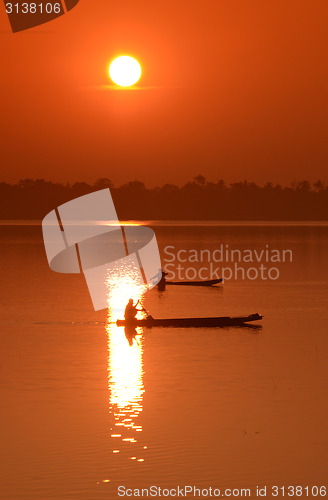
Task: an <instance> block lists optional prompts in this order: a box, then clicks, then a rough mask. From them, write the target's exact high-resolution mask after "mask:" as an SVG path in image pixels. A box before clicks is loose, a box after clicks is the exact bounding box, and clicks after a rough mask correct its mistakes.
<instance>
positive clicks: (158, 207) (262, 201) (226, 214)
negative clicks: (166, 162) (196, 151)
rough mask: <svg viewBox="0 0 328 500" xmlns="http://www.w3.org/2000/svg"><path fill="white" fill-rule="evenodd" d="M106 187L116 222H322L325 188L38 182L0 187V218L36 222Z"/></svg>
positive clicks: (200, 180) (200, 179)
mask: <svg viewBox="0 0 328 500" xmlns="http://www.w3.org/2000/svg"><path fill="white" fill-rule="evenodd" d="M107 187H109V188H110V190H111V193H112V196H113V200H114V203H115V207H116V211H117V214H118V216H119V218H120V219H121V220H129V219H136V220H147V219H148V220H156V219H159V220H268V221H270V220H295V221H297V220H328V185H325V184H324V183H323V182H322V181H320V180H319V181H317V182H315V183H314V184H311V183H310V182H308V181H301V182H297V183H293V184H292V185H290V186H285V187H283V186H281V185H280V184H272V183H271V182H268V183H266V184H265V185H264V186H258V185H257V184H255V183H254V182H247V181H242V182H234V183H232V184H229V185H227V184H226V183H225V182H224V181H223V180H218V181H217V182H208V181H207V180H206V178H205V177H204V176H203V175H198V176H196V177H194V178H193V180H192V181H190V182H187V183H186V184H185V185H183V186H181V187H179V186H175V185H174V184H164V185H163V186H161V187H154V188H147V187H146V186H145V185H144V183H142V182H139V181H132V182H128V183H126V184H123V185H122V186H119V187H115V186H114V185H113V183H112V182H111V181H110V180H109V179H107V178H102V179H98V180H97V181H96V182H95V183H94V184H93V185H90V184H87V183H85V182H76V183H74V184H59V183H53V182H51V181H46V180H44V179H36V180H33V179H23V180H20V181H19V182H18V184H8V183H6V182H2V183H0V218H1V219H2V220H6V219H42V218H43V217H44V216H45V215H46V214H47V213H48V212H49V211H50V210H53V209H54V208H55V207H57V206H58V205H61V204H62V203H65V202H67V201H69V200H71V199H73V198H77V197H78V196H82V195H84V194H87V193H90V192H92V191H96V190H98V189H104V188H107Z"/></svg>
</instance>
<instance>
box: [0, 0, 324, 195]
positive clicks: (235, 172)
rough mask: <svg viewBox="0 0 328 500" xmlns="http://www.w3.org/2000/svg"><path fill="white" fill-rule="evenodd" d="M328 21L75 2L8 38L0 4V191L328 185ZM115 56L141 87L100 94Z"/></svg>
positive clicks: (309, 6)
mask: <svg viewBox="0 0 328 500" xmlns="http://www.w3.org/2000/svg"><path fill="white" fill-rule="evenodd" d="M327 18H328V3H327V1H326V0H320V1H317V0H313V1H311V2H309V1H308V0H306V1H303V0H297V1H295V0H288V1H286V0H266V1H263V0H250V1H246V0H236V1H233V0H229V1H226V0H225V1H222V0H208V1H206V0H199V1H198V2H196V1H190V0H187V1H185V0H179V1H177V0H174V1H173V0H167V1H156V2H155V1H153V0H152V1H147V2H146V1H142V0H141V1H138V2H136V1H135V0H133V1H131V0H126V1H125V2H110V1H108V0H81V1H80V3H79V4H78V6H77V7H76V8H74V9H73V10H72V11H71V12H70V13H68V14H66V15H64V16H63V17H61V18H59V19H57V20H55V21H52V22H51V23H48V24H46V25H44V26H42V27H39V28H35V29H32V30H29V31H24V32H21V33H16V34H12V33H11V31H10V26H9V21H8V19H7V17H6V14H5V9H4V6H3V4H1V10H0V39H1V45H0V46H1V48H0V51H1V65H2V68H1V121H2V133H1V165H2V169H1V174H2V175H1V178H0V180H1V181H2V180H4V181H9V182H15V181H17V180H18V179H19V178H25V177H32V178H40V177H43V178H45V179H48V180H53V181H63V182H66V181H69V182H72V181H79V180H85V181H91V182H92V181H94V180H95V179H97V178H99V177H108V178H110V179H111V180H113V181H114V183H115V184H121V183H123V182H127V181H129V180H134V179H139V180H142V181H144V182H145V183H146V184H147V185H148V186H152V185H154V184H163V183H165V182H173V183H177V184H182V183H184V182H186V181H187V180H189V179H191V178H192V177H193V176H194V175H197V174H199V173H202V174H204V175H205V176H206V177H207V178H208V179H209V180H213V181H215V180H217V179H218V178H224V179H226V180H227V181H228V182H230V181H236V180H241V179H248V180H254V181H256V182H258V183H263V182H265V181H267V180H271V181H273V182H281V183H283V184H285V183H290V182H292V181H294V180H300V179H304V178H306V179H309V180H311V181H315V180H317V179H319V178H321V179H322V180H324V181H328V174H327V157H328V141H327V132H328V131H327V117H328V109H327V95H328V94H327V72H328V70H327V49H328V30H327ZM121 54H130V55H133V56H134V57H136V58H137V59H138V60H139V62H140V63H141V65H142V68H143V76H142V80H141V83H140V86H141V87H143V88H141V89H139V90H128V91H126V90H101V86H102V85H105V84H108V83H109V80H108V77H107V66H108V63H109V61H110V60H111V59H112V58H113V57H115V56H116V55H121Z"/></svg>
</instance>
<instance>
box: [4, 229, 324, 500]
mask: <svg viewBox="0 0 328 500" xmlns="http://www.w3.org/2000/svg"><path fill="white" fill-rule="evenodd" d="M0 231H1V247H0V256H1V257H0V258H1V260H0V265H1V279H2V286H1V292H0V293H1V297H0V308H1V323H0V325H1V327H0V328H1V354H0V370H1V371H0V374H1V382H0V398H1V408H2V410H1V417H0V424H1V431H2V439H1V442H2V445H1V450H0V462H1V482H0V497H1V498H2V499H4V500H7V499H8V500H9V499H33V500H39V499H48V498H49V499H78V500H95V499H98V498H99V499H112V498H118V496H117V487H118V486H119V485H124V486H126V487H132V488H146V487H149V486H150V485H157V486H161V487H162V488H169V487H176V486H177V485H180V486H184V485H195V486H197V487H199V488H209V487H213V488H220V489H221V490H223V489H224V488H251V489H252V492H255V487H256V485H259V486H261V487H263V486H265V485H267V486H269V485H272V484H277V485H280V486H282V485H285V486H288V485H291V484H292V485H293V484H299V485H303V486H307V485H308V486H313V485H318V486H321V485H324V484H326V482H327V458H328V453H327V449H328V447H327V444H328V443H327V417H328V411H327V382H328V377H327V363H328V355H327V346H328V336H327V326H328V308H327V297H328V264H327V255H328V228H327V227H325V226H322V227H315V226H312V227H311V226H310V227H302V226H299V227H291V226H286V227H279V226H270V227H265V226H261V225H260V226H254V227H237V226H235V227H229V225H225V226H221V227H216V226H214V225H208V226H206V227H199V226H198V227H193V226H192V225H189V226H183V225H180V226H172V227H171V226H169V225H167V226H165V227H163V226H158V225H156V227H155V231H156V235H157V238H158V241H159V244H160V247H161V250H162V255H163V256H165V255H166V254H165V253H164V248H165V247H166V246H167V245H171V246H174V247H175V249H174V252H175V253H176V252H177V251H178V250H190V249H195V250H198V251H199V250H201V249H209V250H210V251H213V250H215V249H216V248H218V247H219V245H221V244H223V245H229V247H230V248H239V249H242V250H245V249H257V250H258V251H260V250H261V249H263V248H265V246H266V245H268V247H269V248H270V249H271V248H274V249H280V250H282V249H291V250H292V252H293V262H286V263H278V264H274V265H277V267H279V272H280V277H279V279H278V280H275V281H272V280H266V281H262V280H253V281H251V280H242V279H238V280H227V281H226V282H225V283H224V285H223V286H220V287H217V288H215V289H203V288H187V287H168V288H167V290H166V291H165V292H162V293H160V292H158V291H157V290H153V291H151V292H148V294H147V296H146V297H145V301H144V304H145V306H146V308H147V309H148V310H149V311H150V312H151V313H152V315H153V316H154V317H170V316H174V317H175V316H206V315H239V314H250V313H255V312H259V313H262V314H263V315H264V319H263V321H262V325H263V327H262V329H257V330H255V329H244V328H229V329H188V330H186V329H169V328H167V329H159V328H153V329H149V330H147V329H146V330H144V331H142V330H140V333H142V335H141V336H140V337H138V343H136V342H134V344H133V346H132V347H130V346H129V343H128V342H127V339H126V338H125V335H124V330H123V329H119V328H117V327H116V326H115V325H112V324H110V322H111V320H112V319H115V318H114V316H115V317H117V316H118V315H120V312H119V311H118V309H119V306H120V303H119V301H118V302H117V303H116V304H114V306H113V309H112V311H100V312H97V313H96V312H94V311H93V309H92V306H91V302H90V298H89V295H88V290H87V288H86V286H85V283H84V279H83V277H82V276H77V275H60V274H56V273H53V272H51V271H50V270H49V269H48V264H47V261H46V257H45V254H44V249H43V243H42V238H41V230H40V228H39V227H37V226H16V227H11V226H1V227H0ZM171 252H172V249H171ZM175 265H176V263H175ZM183 265H185V264H183ZM202 265H205V267H208V265H209V264H208V263H205V264H202V263H197V262H196V263H192V264H188V266H192V267H193V268H195V269H196V271H198V270H199V268H200V267H201V266H202ZM220 265H222V264H220ZM248 265H250V264H248ZM270 265H273V264H270ZM111 314H112V317H111V316H110V315H111ZM253 496H254V497H255V495H253ZM190 498H193V496H190Z"/></svg>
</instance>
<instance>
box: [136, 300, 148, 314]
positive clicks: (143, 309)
mask: <svg viewBox="0 0 328 500" xmlns="http://www.w3.org/2000/svg"><path fill="white" fill-rule="evenodd" d="M138 304H139V300H138V302H137V303H136V306H137V305H138ZM140 305H141V304H140ZM141 307H142V311H144V312H145V313H146V314H147V316H150V314H149V312H148V311H147V310H146V309H145V308H144V306H141Z"/></svg>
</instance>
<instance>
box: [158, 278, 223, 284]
mask: <svg viewBox="0 0 328 500" xmlns="http://www.w3.org/2000/svg"><path fill="white" fill-rule="evenodd" d="M222 281H223V279H222V278H220V279H217V280H204V281H166V282H165V284H166V285H179V286H213V285H217V284H218V283H222Z"/></svg>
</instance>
